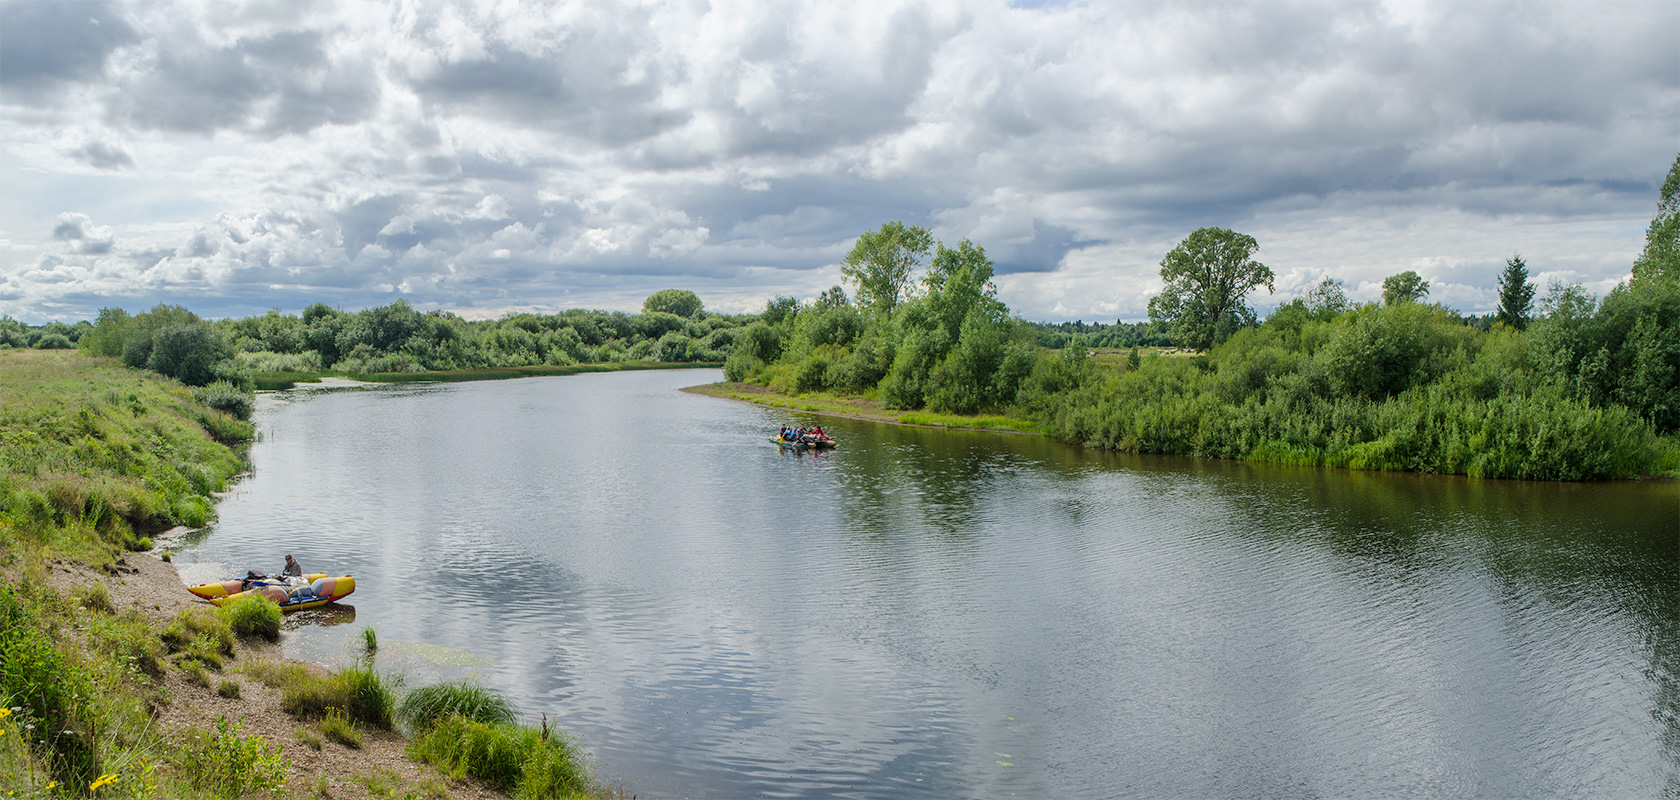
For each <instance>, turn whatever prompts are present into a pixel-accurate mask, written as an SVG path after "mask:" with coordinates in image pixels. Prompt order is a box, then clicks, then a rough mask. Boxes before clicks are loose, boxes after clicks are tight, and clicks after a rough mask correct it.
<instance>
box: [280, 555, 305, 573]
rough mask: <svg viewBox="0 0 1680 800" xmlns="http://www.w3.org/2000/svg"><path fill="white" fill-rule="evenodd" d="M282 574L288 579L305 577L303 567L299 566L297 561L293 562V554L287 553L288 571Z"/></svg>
mask: <svg viewBox="0 0 1680 800" xmlns="http://www.w3.org/2000/svg"><path fill="white" fill-rule="evenodd" d="M280 574H281V575H283V576H285V577H287V578H301V577H303V565H302V564H299V563H298V562H296V561H293V560H292V554H291V553H287V554H286V569H285V570H283V571H281V573H280Z"/></svg>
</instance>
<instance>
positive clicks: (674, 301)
mask: <svg viewBox="0 0 1680 800" xmlns="http://www.w3.org/2000/svg"><path fill="white" fill-rule="evenodd" d="M704 309H705V306H704V304H702V303H701V302H700V295H697V294H695V293H693V292H691V291H688V290H687V289H661V290H659V291H657V292H654V293H653V294H651V295H648V299H646V300H643V301H642V313H644V314H651V313H653V312H655V311H663V312H665V313H667V314H675V315H677V316H679V317H683V318H685V319H687V318H692V317H694V316H695V315H697V314H699V313H700V312H701V311H702V310H704Z"/></svg>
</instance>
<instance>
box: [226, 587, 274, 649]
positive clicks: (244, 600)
mask: <svg viewBox="0 0 1680 800" xmlns="http://www.w3.org/2000/svg"><path fill="white" fill-rule="evenodd" d="M220 611H221V615H222V618H223V619H225V620H227V624H228V628H229V629H231V630H232V631H233V634H234V635H235V636H238V637H241V638H247V637H251V636H260V637H262V638H264V639H267V640H269V641H271V642H273V641H278V640H279V639H280V606H279V604H277V603H275V602H274V601H273V600H270V599H268V598H266V597H263V596H261V595H254V594H250V595H245V596H244V597H241V598H239V599H237V600H234V601H233V602H231V603H228V604H227V605H225V606H222V607H221V609H220Z"/></svg>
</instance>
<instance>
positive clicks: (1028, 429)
mask: <svg viewBox="0 0 1680 800" xmlns="http://www.w3.org/2000/svg"><path fill="white" fill-rule="evenodd" d="M682 391H684V392H688V393H690V394H699V395H705V396H707V397H721V398H724V399H726V400H740V401H742V402H747V403H752V404H754V405H760V406H765V407H767V408H782V409H787V410H789V411H803V412H806V413H809V414H820V415H822V416H828V417H846V418H848V419H861V420H868V421H870V422H886V423H890V424H893V425H907V426H911V427H917V428H950V429H958V430H981V431H998V432H1002V433H1028V434H1036V435H1042V434H1043V432H1042V431H1041V430H1040V429H1039V426H1038V425H1037V423H1034V422H1033V421H1031V420H1025V419H1020V418H1017V417H1005V416H999V415H995V414H976V415H963V414H934V413H932V412H927V411H894V410H891V409H888V408H884V407H882V406H881V404H880V403H879V402H876V401H874V400H871V399H869V398H866V397H856V396H845V395H836V394H830V393H827V392H813V393H810V394H802V395H798V396H789V395H785V394H781V393H779V392H776V391H775V390H773V389H770V388H768V387H765V386H760V385H758V384H756V383H740V382H731V381H723V382H719V383H707V384H702V385H700V386H688V387H684V388H683V389H682Z"/></svg>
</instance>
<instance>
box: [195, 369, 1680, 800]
mask: <svg viewBox="0 0 1680 800" xmlns="http://www.w3.org/2000/svg"><path fill="white" fill-rule="evenodd" d="M716 374H717V373H716V372H715V371H712V372H701V373H670V372H653V373H631V374H618V375H585V376H574V377H566V378H537V379H525V380H518V381H505V382H502V381H499V382H490V383H480V384H460V385H451V386H436V387H399V388H380V389H374V390H364V391H358V392H354V393H341V392H326V393H322V392H315V393H288V394H285V395H280V396H265V397H264V398H263V400H262V404H261V407H260V411H259V417H258V422H259V425H260V427H261V430H262V434H263V436H262V440H261V441H260V442H259V443H258V444H257V445H256V447H255V448H254V449H253V459H254V461H255V464H256V473H255V475H254V476H253V477H252V478H251V479H249V480H247V481H246V482H244V483H242V484H241V485H240V486H239V487H238V488H237V490H236V491H235V493H234V495H233V496H232V497H231V498H230V499H229V500H228V501H227V502H225V503H224V504H223V505H222V507H221V509H220V514H221V516H220V521H219V523H218V525H217V526H216V528H215V530H214V532H213V533H212V534H211V535H210V536H209V537H208V538H207V539H204V540H203V541H202V543H200V544H199V545H197V546H196V548H194V549H191V550H190V551H188V552H185V553H183V554H182V556H181V558H180V560H181V561H182V562H194V561H196V562H199V563H208V564H213V565H217V568H225V567H222V566H221V565H244V564H267V563H278V562H279V561H280V560H281V558H280V557H281V555H283V554H284V553H286V552H292V553H294V554H298V555H299V558H300V560H301V561H302V562H303V564H304V566H305V567H306V568H308V569H311V570H314V569H322V570H326V571H329V572H335V573H343V572H350V573H354V574H355V575H356V576H357V593H356V595H355V598H354V599H355V601H356V603H355V605H356V606H357V609H358V611H359V613H357V611H352V612H351V614H352V616H351V618H350V619H340V620H335V621H334V622H333V623H332V624H306V625H304V626H303V627H300V628H298V629H296V630H291V631H289V632H288V634H287V636H286V639H285V642H286V647H287V650H288V652H289V653H292V654H294V655H298V656H301V657H307V658H312V659H315V660H318V661H323V662H325V663H344V662H347V661H348V660H349V659H350V658H352V657H354V654H355V653H356V652H358V649H357V648H358V646H359V638H360V637H359V635H358V633H359V629H360V628H361V627H362V626H372V627H374V628H375V629H377V631H378V633H379V640H380V642H381V649H380V663H381V667H382V668H385V669H391V670H397V671H401V672H403V673H405V674H406V675H408V676H409V683H410V685H414V684H415V683H424V682H428V681H430V680H436V679H443V678H448V679H455V678H470V679H476V680H481V681H483V682H484V683H485V684H486V685H488V686H490V687H492V688H495V689H497V690H499V691H502V692H505V693H507V694H508V695H509V696H510V697H511V698H513V699H514V700H515V701H516V702H517V703H518V704H519V706H520V707H521V709H522V710H523V711H524V712H525V713H526V714H527V715H529V716H531V717H532V718H537V716H538V715H541V714H545V713H546V714H547V715H548V716H549V717H550V718H554V719H557V720H558V721H559V722H560V724H562V725H563V726H564V727H566V728H568V729H570V730H572V731H574V732H576V733H578V734H580V735H581V736H582V738H583V739H584V740H585V741H586V742H587V743H588V744H589V746H590V748H591V749H592V750H593V752H594V753H595V754H596V756H597V757H599V758H600V759H601V760H602V761H603V762H604V769H605V772H606V774H607V776H608V777H609V778H611V779H613V780H616V781H621V782H624V783H626V784H628V785H629V786H630V787H631V788H632V789H633V790H634V791H636V792H638V793H639V794H641V795H643V796H656V797H683V796H691V797H744V796H755V795H765V796H792V797H904V796H910V797H940V798H943V797H1006V796H1033V797H1116V796H1121V797H1161V796H1196V797H1203V796H1207V797H1214V796H1241V797H1317V796H1357V797H1365V796H1387V795H1393V796H1523V797H1549V796H1556V797H1564V796H1606V797H1608V796H1618V797H1619V796H1628V797H1634V796H1643V797H1655V796H1662V795H1663V794H1664V793H1665V792H1669V793H1673V792H1676V791H1680V767H1677V766H1676V764H1677V763H1680V759H1677V754H1680V688H1677V676H1680V590H1677V588H1676V587H1680V575H1676V572H1677V564H1680V486H1677V485H1675V484H1672V483H1670V484H1605V485H1552V484H1529V483H1518V482H1496V481H1474V480H1468V479H1458V478H1439V477H1427V476H1411V475H1384V474H1373V473H1349V472H1337V471H1326V470H1313V469H1297V468H1287V467H1271V466H1257V465H1249V464H1239V463H1231V462H1220V461H1203V460H1196V459H1180V458H1158V457H1138V456H1123V455H1114V454H1101V453H1091V452H1086V451H1082V450H1079V449H1076V448H1069V447H1064V446H1062V445H1058V444H1056V443H1054V442H1048V441H1045V440H1043V439H1039V438H1036V437H1027V436H1016V435H1008V434H992V433H965V432H953V431H941V430H928V429H915V428H898V427H891V426H882V425H875V424H871V423H865V422H857V421H850V420H826V419H825V420H823V426H824V428H825V429H829V430H831V431H832V432H833V433H834V434H835V435H836V437H837V438H839V439H840V440H841V442H842V445H841V447H840V448H838V449H836V450H834V451H829V452H806V453H800V452H798V451H785V450H783V449H782V448H778V447H776V446H775V445H774V444H773V443H770V442H767V441H765V436H766V432H768V431H774V430H775V429H776V428H777V427H778V426H779V425H781V424H783V423H797V422H801V421H807V420H802V419H796V418H793V417H792V416H789V415H786V414H784V413H783V412H773V411H770V410H766V409H761V408H755V407H751V406H745V405H740V404H736V403H732V402H728V401H721V400H716V399H712V398H706V397H698V396H692V395H685V394H680V393H678V392H676V391H674V389H675V388H676V387H679V386H683V385H688V384H692V383H699V382H703V381H706V380H715V379H716ZM193 568H194V567H193V565H192V564H190V563H187V564H184V568H183V572H184V573H185V572H186V571H187V570H190V569H193ZM305 613H308V612H305ZM348 621H354V622H356V623H357V624H356V625H353V626H352V625H345V624H342V623H343V622H348Z"/></svg>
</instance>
